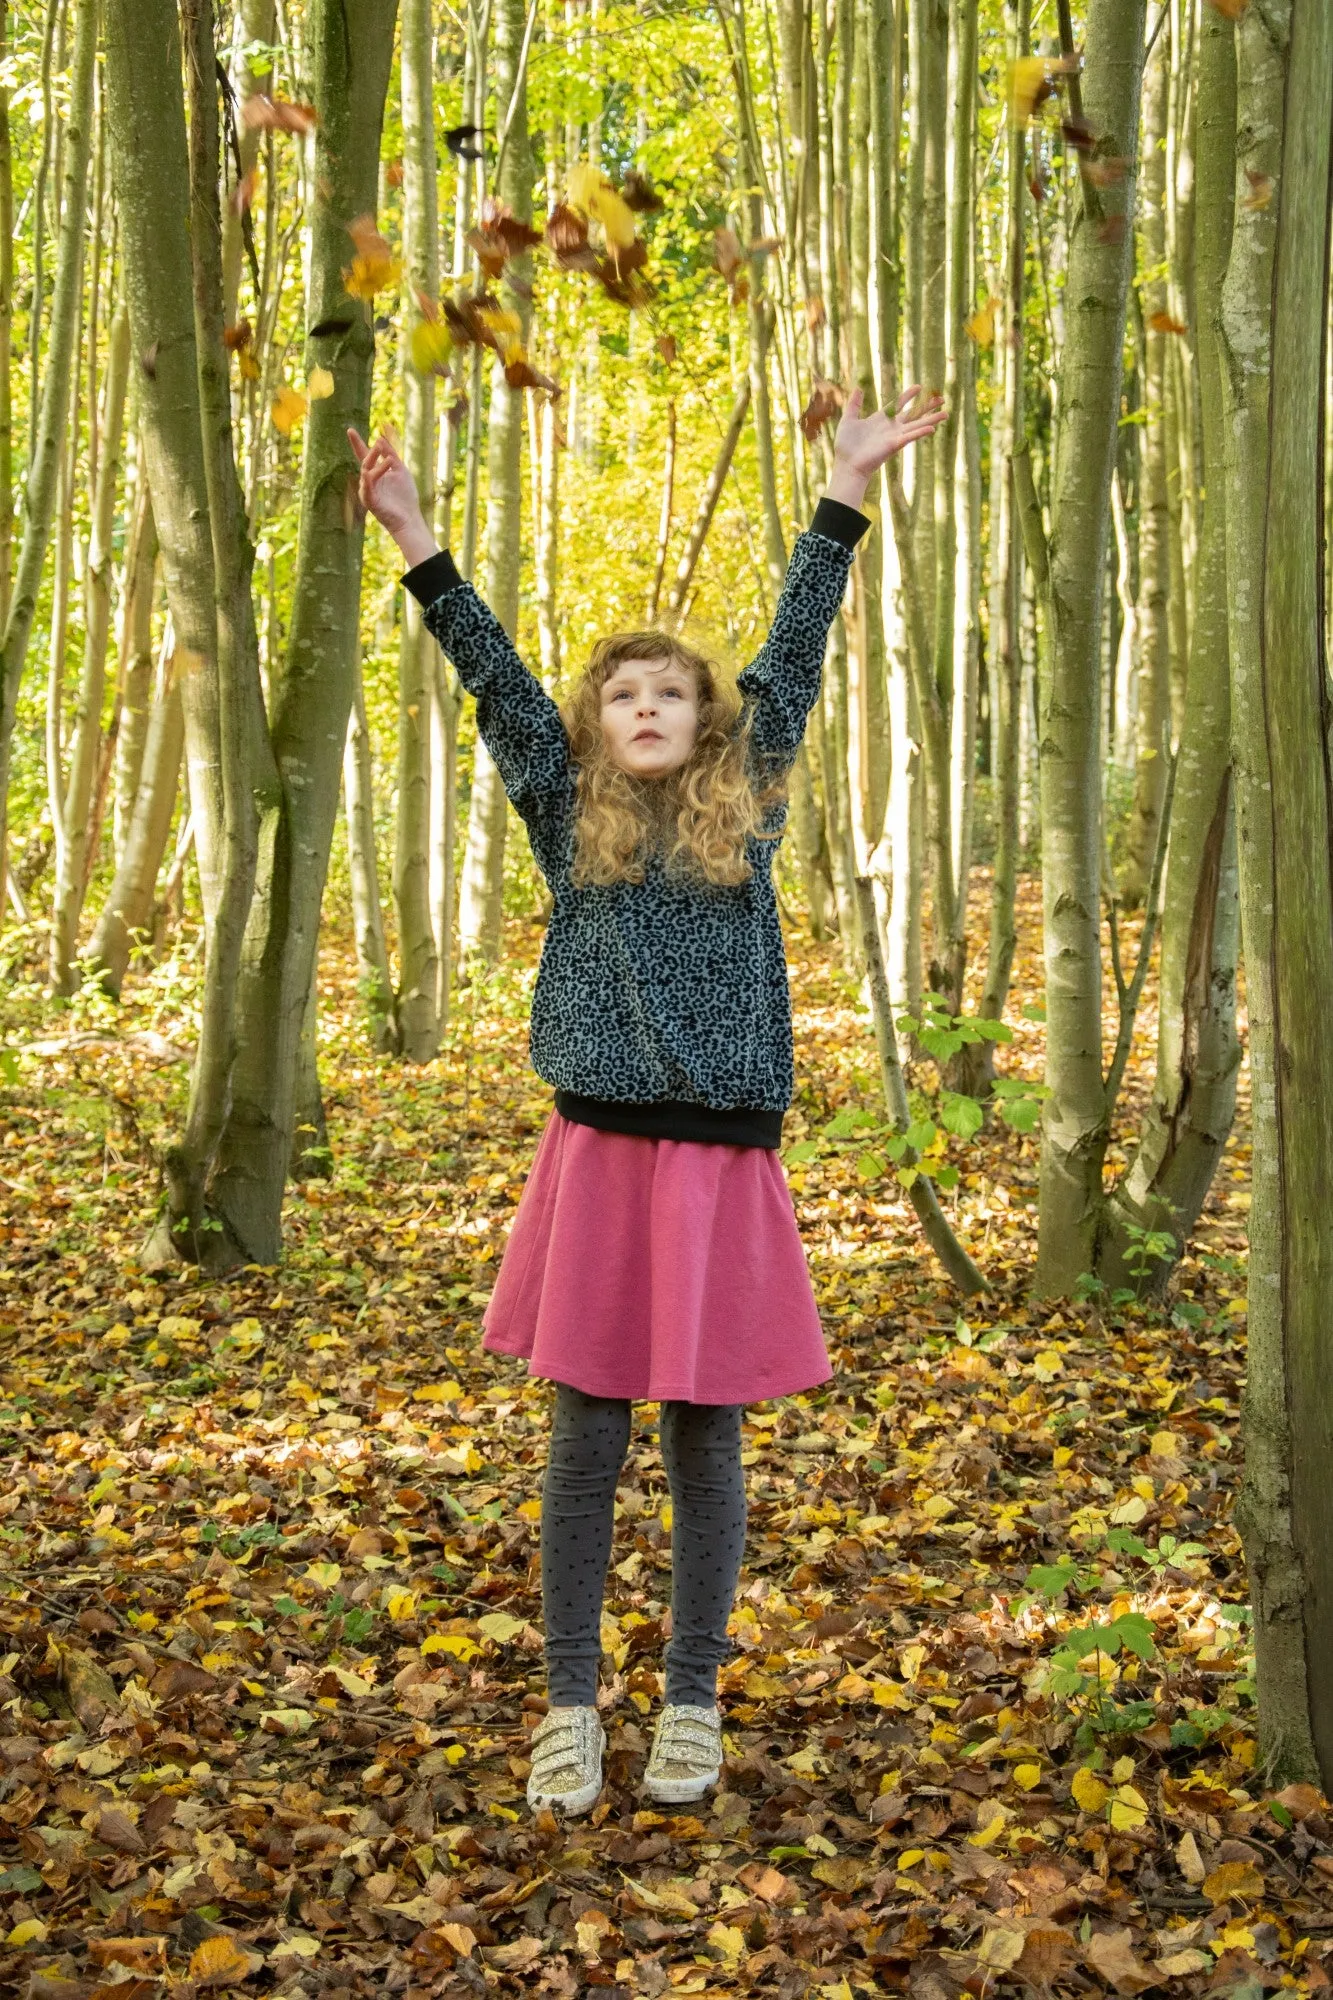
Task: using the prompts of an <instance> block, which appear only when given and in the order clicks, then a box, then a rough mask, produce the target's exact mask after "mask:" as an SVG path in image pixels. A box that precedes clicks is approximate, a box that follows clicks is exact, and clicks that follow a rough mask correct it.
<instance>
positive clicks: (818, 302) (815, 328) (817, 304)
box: [805, 292, 828, 334]
mask: <svg viewBox="0 0 1333 2000" xmlns="http://www.w3.org/2000/svg"><path fill="white" fill-rule="evenodd" d="M827 321H828V314H827V313H826V312H825V311H824V301H823V299H821V298H820V296H819V293H818V292H811V294H810V296H809V298H808V299H807V300H806V302H805V325H806V331H807V332H808V333H812V334H813V333H818V332H819V331H820V329H821V327H823V326H825V325H826V324H827Z"/></svg>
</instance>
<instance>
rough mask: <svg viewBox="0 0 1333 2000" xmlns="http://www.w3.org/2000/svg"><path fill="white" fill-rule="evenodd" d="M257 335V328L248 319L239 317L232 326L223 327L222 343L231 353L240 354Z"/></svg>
mask: <svg viewBox="0 0 1333 2000" xmlns="http://www.w3.org/2000/svg"><path fill="white" fill-rule="evenodd" d="M254 337H255V330H254V328H253V327H252V326H251V324H250V322H249V320H248V319H238V320H237V321H236V322H235V324H234V325H232V326H224V327H223V329H222V344H223V346H224V347H225V348H226V349H227V350H228V352H229V353H232V354H239V353H241V351H242V350H243V349H244V348H247V347H248V346H249V345H250V343H251V341H252V340H253V339H254Z"/></svg>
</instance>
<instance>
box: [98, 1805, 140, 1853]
mask: <svg viewBox="0 0 1333 2000" xmlns="http://www.w3.org/2000/svg"><path fill="white" fill-rule="evenodd" d="M97 1838H98V1839H99V1840H102V1841H105V1842H106V1845H107V1846H108V1847H114V1848H115V1849H116V1852H117V1853H118V1854H144V1853H146V1852H147V1846H148V1843H147V1842H146V1841H145V1839H144V1837H143V1835H142V1834H141V1833H140V1831H139V1829H138V1827H137V1826H136V1825H135V1824H134V1821H133V1820H132V1819H131V1818H130V1817H129V1815H128V1813H123V1812H122V1811H121V1810H120V1808H119V1807H118V1806H108V1807H105V1808H104V1809H103V1811H101V1812H100V1813H99V1814H98V1815H97Z"/></svg>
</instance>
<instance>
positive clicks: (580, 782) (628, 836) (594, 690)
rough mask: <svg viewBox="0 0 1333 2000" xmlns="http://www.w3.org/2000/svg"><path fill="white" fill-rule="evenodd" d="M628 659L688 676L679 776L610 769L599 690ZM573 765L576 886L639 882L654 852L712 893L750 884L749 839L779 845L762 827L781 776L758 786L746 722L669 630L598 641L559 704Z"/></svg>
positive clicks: (713, 676) (725, 686) (708, 669)
mask: <svg viewBox="0 0 1333 2000" xmlns="http://www.w3.org/2000/svg"><path fill="white" fill-rule="evenodd" d="M627 660H644V661H657V660H662V661H671V662H672V663H674V664H675V665H677V666H680V667H683V668H684V669H685V670H686V671H687V672H688V673H690V674H692V675H693V676H694V683H695V692H696V699H697V703H698V710H699V728H698V733H697V735H696V737H695V740H694V748H693V750H692V751H691V753H690V756H689V757H688V758H687V760H686V761H685V763H684V764H682V765H681V766H680V768H679V769H678V770H675V771H671V772H669V773H668V774H667V775H666V776H665V777H662V778H637V777H635V776H634V775H633V774H632V773H631V772H628V771H624V770H622V769H621V767H620V766H619V765H618V764H616V763H615V762H614V761H613V759H612V757H611V755H610V753H609V751H608V749H607V743H606V735H605V732H604V730H603V728H602V689H603V687H604V686H605V684H606V682H607V681H608V680H610V678H611V676H612V674H614V673H615V671H616V669H617V668H618V667H621V666H623V665H624V664H625V662H626V661H627ZM561 714H562V716H563V718H564V723H565V728H566V730H567V731H568V733H569V741H570V748H571V751H572V753H573V757H574V761H575V763H576V765H577V766H578V779H577V786H578V806H577V818H576V822H575V835H574V843H575V844H574V866H573V869H572V871H571V877H570V879H571V880H572V882H573V884H574V886H575V888H578V889H582V888H586V887H588V886H589V885H590V884H593V883H596V884H598V885H601V886H603V887H605V886H608V885H609V884H611V883H613V882H642V880H643V878H644V872H645V870H646V867H647V864H648V859H649V856H650V855H651V854H652V853H653V852H654V850H655V849H657V848H658V847H661V848H662V849H663V851H664V860H665V863H666V866H667V867H668V868H669V869H672V870H674V871H676V872H677V873H680V874H684V875H687V876H693V877H695V878H696V879H698V878H700V877H701V878H702V879H703V880H705V881H707V882H711V883H713V884H715V885H717V886H718V887H734V886H735V885H736V884H738V883H741V882H745V881H748V880H749V878H750V876H751V874H752V873H753V869H752V867H751V864H750V860H749V857H748V855H747V854H746V850H745V843H746V839H747V837H748V836H750V835H754V837H755V838H756V839H758V840H776V839H777V838H778V837H779V831H780V829H775V828H773V827H771V826H770V825H768V824H767V819H768V814H769V812H770V810H771V808H772V807H773V806H774V805H775V804H776V803H778V802H779V801H780V800H783V799H785V797H786V783H785V774H776V775H775V776H773V777H772V778H770V779H768V780H766V781H765V782H763V783H761V784H756V783H755V781H754V779H753V778H752V776H751V771H750V718H749V715H748V714H746V713H743V712H742V706H741V701H740V697H739V695H738V694H737V692H736V689H735V688H734V686H732V685H731V684H730V683H728V682H727V681H725V680H724V679H723V678H722V676H721V674H720V672H719V671H718V669H717V667H716V666H715V665H714V664H713V662H712V661H711V660H709V659H706V658H705V656H704V655H703V654H702V653H698V652H696V651H695V650H694V648H693V647H692V646H687V645H686V644H685V643H684V641H683V640H681V639H678V638H676V637H675V636H674V635H673V634H671V633H668V632H657V631H644V632H614V633H612V634H611V635H610V636H609V637H607V638H605V639H599V640H598V641H597V644H596V645H595V646H594V647H593V649H592V654H591V657H590V658H589V661H588V664H587V666H586V667H585V669H584V671H583V674H582V676H581V677H580V679H579V681H578V683H577V685H576V686H575V688H574V691H573V693H572V694H571V695H570V697H569V700H568V701H567V702H565V703H564V704H563V705H562V707H561Z"/></svg>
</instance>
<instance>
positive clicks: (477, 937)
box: [458, 0, 532, 967]
mask: <svg viewBox="0 0 1333 2000" xmlns="http://www.w3.org/2000/svg"><path fill="white" fill-rule="evenodd" d="M525 14H526V9H525V7H524V5H523V0H495V102H496V105H497V107H498V108H497V114H496V115H497V118H501V119H503V120H504V122H505V125H506V127H507V130H508V144H507V146H506V148H505V155H504V159H503V161H502V162H501V163H500V174H499V185H498V188H497V193H498V195H499V197H500V199H501V201H504V202H506V203H507V204H508V205H509V207H510V208H511V209H512V210H513V212H514V214H515V215H516V216H518V217H520V218H521V219H522V220H523V221H525V222H526V221H530V220H531V216H532V153H531V148H530V146H529V144H528V97H527V77H526V72H525V69H524V66H523V62H522V50H523V30H524V25H525ZM531 275H532V257H531V254H530V253H525V254H524V255H523V256H521V257H516V258H514V259H512V260H511V261H510V262H509V263H508V264H506V265H505V277H504V282H503V283H502V285H501V298H502V302H503V303H504V304H505V305H506V306H507V307H508V309H509V310H511V311H513V312H515V313H517V315H518V320H519V327H520V338H521V339H522V340H523V341H524V342H525V343H526V341H527V338H528V329H529V327H530V325H531V321H532V296H531ZM506 295H507V296H506ZM523 393H524V392H523V391H522V390H521V389H511V388H510V387H509V384H508V383H507V382H506V381H505V376H504V369H503V367H502V366H501V365H500V363H499V361H498V360H497V361H496V363H495V365H494V367H493V369H492V371H491V396H490V449H489V458H488V462H487V474H488V492H487V505H486V582H485V597H486V601H487V603H488V604H489V605H490V607H491V610H492V611H493V612H494V613H495V616H496V617H497V618H498V619H499V621H500V623H501V624H502V625H503V626H504V628H505V630H506V632H508V634H509V636H510V638H511V639H513V638H516V637H517V634H518V585H519V569H520V558H521V553H522V517H523ZM508 812H509V805H508V801H507V800H506V798H505V794H504V787H503V785H502V784H501V783H500V774H499V772H498V771H497V770H496V768H495V765H494V763H493V762H492V760H491V758H490V756H489V755H488V754H487V751H486V746H485V744H484V743H482V742H481V741H480V740H478V742H477V747H476V751H475V753H474V758H473V766H472V798H471V802H470V806H469V813H468V839H467V853H466V856H465V859H464V863H463V884H462V899H461V905H460V909H459V920H458V929H459V948H460V951H461V953H462V955H463V957H464V958H465V959H466V958H469V957H475V958H477V959H479V960H480V962H481V964H482V965H483V966H486V967H490V966H493V965H495V964H496V963H497V962H498V960H499V957H500V945H501V936H502V931H503V924H504V851H505V832H506V827H507V822H508Z"/></svg>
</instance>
